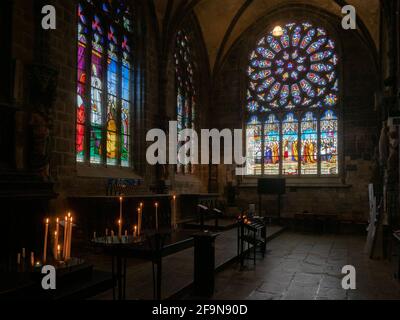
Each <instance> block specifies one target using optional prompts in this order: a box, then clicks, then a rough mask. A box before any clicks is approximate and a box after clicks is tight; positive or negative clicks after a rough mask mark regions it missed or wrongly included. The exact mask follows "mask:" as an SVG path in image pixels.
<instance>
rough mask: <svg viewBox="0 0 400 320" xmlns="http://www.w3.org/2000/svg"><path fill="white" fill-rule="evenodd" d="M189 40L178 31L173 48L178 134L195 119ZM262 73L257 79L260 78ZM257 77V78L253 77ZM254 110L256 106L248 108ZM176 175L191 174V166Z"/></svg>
mask: <svg viewBox="0 0 400 320" xmlns="http://www.w3.org/2000/svg"><path fill="white" fill-rule="evenodd" d="M190 40H191V38H190V36H189V35H188V34H187V33H186V31H185V30H180V31H179V32H178V34H177V37H176V47H175V54H174V58H175V70H176V87H177V105H176V111H177V122H178V132H180V131H182V130H184V129H187V128H193V127H194V122H195V118H196V111H195V107H196V106H195V103H196V90H195V87H196V83H195V73H196V72H195V65H194V62H193V57H192V48H191V41H190ZM262 76H263V75H262V73H261V72H260V74H259V75H258V77H262ZM255 77H257V76H255ZM249 107H250V108H255V107H256V105H252V106H250V104H249ZM183 145H184V143H183V142H178V149H179V148H180V147H181V146H183ZM177 172H178V173H186V174H189V173H193V172H194V168H193V166H192V165H190V164H189V165H178V168H177Z"/></svg>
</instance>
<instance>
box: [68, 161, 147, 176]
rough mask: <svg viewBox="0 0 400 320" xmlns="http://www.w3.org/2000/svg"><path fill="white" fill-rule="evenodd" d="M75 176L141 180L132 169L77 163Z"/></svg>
mask: <svg viewBox="0 0 400 320" xmlns="http://www.w3.org/2000/svg"><path fill="white" fill-rule="evenodd" d="M76 169H77V176H78V177H80V178H103V179H134V180H143V178H142V177H140V176H139V175H137V174H135V173H134V172H133V171H132V169H129V168H120V167H103V166H88V165H82V164H78V165H77V167H76Z"/></svg>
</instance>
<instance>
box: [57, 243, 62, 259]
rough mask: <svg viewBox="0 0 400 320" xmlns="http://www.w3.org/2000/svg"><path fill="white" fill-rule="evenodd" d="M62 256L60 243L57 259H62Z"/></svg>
mask: <svg viewBox="0 0 400 320" xmlns="http://www.w3.org/2000/svg"><path fill="white" fill-rule="evenodd" d="M60 258H61V246H60V245H58V246H57V257H56V259H57V260H60Z"/></svg>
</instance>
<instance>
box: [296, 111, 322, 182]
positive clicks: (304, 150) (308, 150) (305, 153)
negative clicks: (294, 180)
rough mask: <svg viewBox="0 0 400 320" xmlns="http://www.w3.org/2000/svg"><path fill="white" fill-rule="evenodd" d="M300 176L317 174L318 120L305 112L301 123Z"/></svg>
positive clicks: (310, 113)
mask: <svg viewBox="0 0 400 320" xmlns="http://www.w3.org/2000/svg"><path fill="white" fill-rule="evenodd" d="M300 150H301V174H302V175H316V174H318V120H317V118H316V117H315V116H314V114H313V113H312V112H307V113H306V115H305V116H304V118H303V120H302V121H301V149H300Z"/></svg>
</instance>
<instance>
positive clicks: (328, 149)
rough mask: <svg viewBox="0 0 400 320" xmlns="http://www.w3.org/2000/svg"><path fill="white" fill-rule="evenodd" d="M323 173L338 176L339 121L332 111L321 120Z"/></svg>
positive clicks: (326, 113) (327, 112)
mask: <svg viewBox="0 0 400 320" xmlns="http://www.w3.org/2000/svg"><path fill="white" fill-rule="evenodd" d="M320 152H321V173H322V174H323V175H332V174H338V173H339V172H338V171H339V167H338V120H337V117H336V115H335V113H334V112H333V111H331V110H328V111H326V112H325V114H324V116H323V118H322V119H321V147H320Z"/></svg>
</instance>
